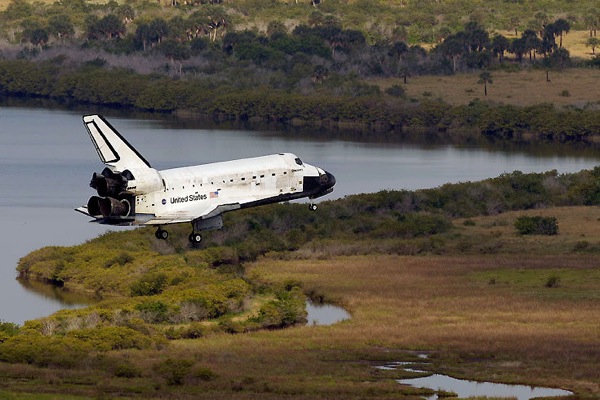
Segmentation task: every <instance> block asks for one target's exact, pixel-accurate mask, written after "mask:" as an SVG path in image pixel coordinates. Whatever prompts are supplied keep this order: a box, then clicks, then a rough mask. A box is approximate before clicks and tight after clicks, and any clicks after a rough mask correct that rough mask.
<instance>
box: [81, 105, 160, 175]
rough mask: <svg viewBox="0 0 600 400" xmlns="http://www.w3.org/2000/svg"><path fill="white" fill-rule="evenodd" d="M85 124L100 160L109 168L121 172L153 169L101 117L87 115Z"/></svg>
mask: <svg viewBox="0 0 600 400" xmlns="http://www.w3.org/2000/svg"><path fill="white" fill-rule="evenodd" d="M83 124H84V125H85V127H86V129H87V131H88V133H89V134H90V138H91V139H92V142H93V143H94V146H95V147H96V151H97V152H98V156H99V157H100V160H101V161H102V162H103V163H104V164H106V165H107V166H109V167H112V168H114V169H115V170H117V171H120V172H123V171H124V170H126V169H138V168H142V169H143V168H151V167H150V163H148V161H146V159H145V158H144V157H142V155H141V154H140V153H138V151H137V150H136V149H135V148H133V146H132V145H130V144H129V143H128V142H127V140H125V138H124V137H123V136H121V134H120V133H119V132H117V130H116V129H115V128H113V127H112V125H111V124H110V123H109V122H108V121H107V120H105V119H104V118H103V117H102V116H101V115H85V116H84V117H83Z"/></svg>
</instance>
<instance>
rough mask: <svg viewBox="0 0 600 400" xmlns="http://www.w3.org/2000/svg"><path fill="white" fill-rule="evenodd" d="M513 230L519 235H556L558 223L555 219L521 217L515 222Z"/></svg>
mask: <svg viewBox="0 0 600 400" xmlns="http://www.w3.org/2000/svg"><path fill="white" fill-rule="evenodd" d="M515 228H517V231H519V233H520V234H521V235H556V234H558V222H557V221H556V218H555V217H541V216H534V217H529V216H522V217H519V218H517V220H516V221H515Z"/></svg>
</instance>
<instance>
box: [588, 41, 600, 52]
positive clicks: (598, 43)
mask: <svg viewBox="0 0 600 400" xmlns="http://www.w3.org/2000/svg"><path fill="white" fill-rule="evenodd" d="M585 45H586V47H591V48H592V54H596V47H598V46H600V39H598V38H596V37H590V38H588V40H587V41H586V42H585Z"/></svg>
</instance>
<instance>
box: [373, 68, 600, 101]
mask: <svg viewBox="0 0 600 400" xmlns="http://www.w3.org/2000/svg"><path fill="white" fill-rule="evenodd" d="M549 78H550V82H546V71H545V70H537V69H536V70H525V71H519V72H504V71H493V72H492V80H493V83H491V84H488V95H487V96H485V95H484V88H483V85H481V84H479V83H478V81H479V73H468V74H458V75H453V76H416V77H413V78H409V80H408V83H407V84H406V85H404V84H402V83H401V80H400V79H391V78H390V79H382V80H374V81H372V82H371V83H374V84H377V85H379V86H380V87H381V88H382V89H386V88H388V87H390V86H391V85H394V84H399V85H402V87H403V88H404V89H405V90H406V94H407V96H408V97H411V98H417V99H420V98H424V97H428V98H433V99H437V98H439V99H442V100H444V101H446V102H448V103H450V104H453V105H459V104H468V103H469V102H471V101H473V100H475V99H480V100H485V101H491V102H495V103H500V104H514V105H518V106H527V105H534V104H540V103H552V104H555V105H556V106H568V105H573V106H577V107H583V106H586V105H588V104H592V105H595V106H596V107H598V104H600V70H597V69H595V70H594V69H582V68H572V69H566V70H563V71H550V72H549Z"/></svg>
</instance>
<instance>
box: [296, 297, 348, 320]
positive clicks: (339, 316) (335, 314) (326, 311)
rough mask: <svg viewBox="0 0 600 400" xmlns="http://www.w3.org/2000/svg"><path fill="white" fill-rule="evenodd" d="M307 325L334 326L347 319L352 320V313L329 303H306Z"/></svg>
mask: <svg viewBox="0 0 600 400" xmlns="http://www.w3.org/2000/svg"><path fill="white" fill-rule="evenodd" d="M306 311H307V312H308V315H307V317H306V319H307V321H308V322H307V323H306V325H332V324H335V323H337V322H340V321H344V320H346V319H350V313H349V312H348V311H346V310H344V309H343V308H342V307H338V306H334V305H332V304H327V303H313V302H312V301H310V300H309V301H307V302H306Z"/></svg>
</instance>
